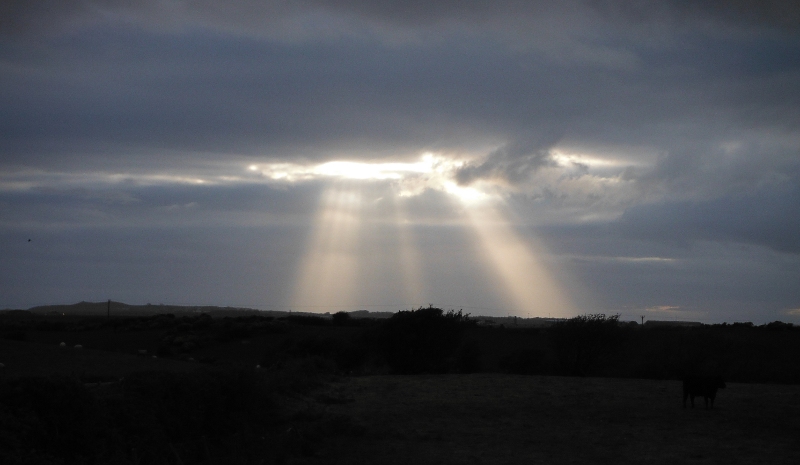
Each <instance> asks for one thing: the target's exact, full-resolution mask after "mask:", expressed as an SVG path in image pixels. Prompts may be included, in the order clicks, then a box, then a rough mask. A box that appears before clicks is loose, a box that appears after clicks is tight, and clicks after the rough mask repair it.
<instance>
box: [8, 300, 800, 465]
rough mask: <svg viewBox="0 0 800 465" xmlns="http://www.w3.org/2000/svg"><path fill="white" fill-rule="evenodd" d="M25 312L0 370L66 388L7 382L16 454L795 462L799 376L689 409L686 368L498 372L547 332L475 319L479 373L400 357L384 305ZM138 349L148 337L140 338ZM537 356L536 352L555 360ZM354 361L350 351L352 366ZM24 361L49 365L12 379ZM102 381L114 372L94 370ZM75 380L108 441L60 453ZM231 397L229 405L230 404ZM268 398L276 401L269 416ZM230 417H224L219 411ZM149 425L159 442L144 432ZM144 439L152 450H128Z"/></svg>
mask: <svg viewBox="0 0 800 465" xmlns="http://www.w3.org/2000/svg"><path fill="white" fill-rule="evenodd" d="M51 320H53V321H55V322H56V323H58V325H54V324H53V323H51ZM26 321H27V322H26ZM26 321H23V322H22V323H20V322H18V321H17V320H8V321H6V322H5V325H6V326H5V327H4V329H3V331H2V336H3V337H0V363H3V364H4V365H5V367H4V368H2V369H0V381H2V382H0V387H3V386H5V388H4V389H6V390H5V391H3V392H6V393H7V394H11V395H18V394H19V393H18V391H15V389H17V388H16V387H15V386H28V389H32V390H33V391H32V392H31V393H30V396H29V397H26V396H24V395H22V396H21V397H19V398H20V399H34V398H37V397H35V396H36V395H40V397H38V399H40V400H39V401H37V402H41V399H50V398H51V395H50V394H47V393H48V392H52V393H53V395H57V396H60V397H58V399H59V400H57V401H53V402H55V403H53V408H55V409H59V411H60V412H61V413H59V414H55V413H53V411H52V410H50V407H48V408H46V409H42V408H38V409H37V408H36V404H31V405H30V406H29V407H28V408H27V410H25V409H23V410H20V409H18V407H19V403H16V404H15V403H14V402H17V401H11V400H8V399H4V398H0V457H2V456H3V452H4V451H3V450H2V446H3V441H4V438H3V437H2V436H3V434H4V432H5V434H6V435H7V436H8V435H9V433H11V436H13V437H14V441H18V443H14V444H16V445H14V444H11V443H9V444H11V445H14V447H16V449H15V450H16V451H17V452H14V453H13V454H10V455H7V457H11V458H14V457H16V458H17V461H14V462H10V463H37V462H35V461H33V462H31V461H30V458H31V457H34V458H35V457H40V458H42V457H44V458H47V460H51V459H52V460H55V461H52V462H48V463H65V464H71V463H89V462H92V461H93V462H94V463H137V464H144V463H154V464H155V463H158V464H161V463H163V464H182V465H184V464H189V463H197V464H212V463H225V464H228V463H231V464H237V463H242V464H245V463H297V464H327V463H333V464H376V463H381V464H384V463H385V464H406V463H409V464H411V463H413V464H434V463H436V464H469V463H475V464H506V463H507V464H512V463H544V464H562V463H563V464H567V463H605V462H609V463H637V464H638V463H645V464H648V463H650V464H662V463H663V464H667V463H669V464H673V463H689V464H694V463H698V464H702V463H720V464H721V463H724V464H726V465H729V464H738V463H741V464H753V463H769V464H782V463H787V464H788V463H800V445H799V444H800V442H798V438H800V402H797V399H798V398H800V385H798V384H793V385H792V384H757V383H737V382H729V383H728V387H727V389H725V390H722V391H720V392H719V394H718V397H717V402H716V406H715V408H714V409H713V410H706V409H705V408H703V402H702V399H700V401H699V404H698V407H697V408H695V409H691V408H686V409H684V408H683V406H682V395H681V394H682V392H681V382H680V381H677V380H668V379H637V378H636V377H635V376H628V377H627V378H625V379H622V378H614V377H602V378H600V377H567V376H544V375H541V374H536V375H514V374H508V373H502V372H500V371H501V370H502V369H503V368H502V363H501V361H502V360H504V359H508V357H509V355H513V354H514V353H523V354H525V353H533V354H537V353H545V354H546V353H547V352H541V351H543V350H547V347H548V346H547V344H548V341H549V339H547V337H546V334H542V333H537V332H520V331H505V330H497V329H488V330H482V329H480V328H471V329H470V331H469V332H467V334H466V336H465V338H466V340H468V341H470V340H471V341H477V342H478V343H479V346H480V352H479V353H480V355H481V357H482V361H483V368H482V370H481V371H480V372H477V373H472V374H466V373H460V374H457V373H454V372H453V371H457V370H458V368H457V367H458V364H454V365H452V366H451V368H450V369H449V370H450V372H449V373H448V374H437V375H433V374H414V375H397V374H392V375H390V374H388V373H391V372H392V369H391V366H389V365H387V364H386V363H382V362H381V358H380V354H381V352H380V351H379V348H380V347H381V346H380V343H381V342H382V341H383V340H384V339H382V338H383V336H384V335H385V334H387V333H385V332H381V330H382V328H383V326H376V325H377V323H376V324H371V325H367V326H336V325H333V326H332V325H330V324H323V325H320V322H319V321H316V320H308V321H306V320H289V319H287V320H271V319H253V318H249V319H247V318H245V319H214V320H212V319H210V318H207V317H200V316H192V317H187V318H174V317H163V316H162V317H150V318H139V319H136V318H132V319H119V320H114V319H111V320H109V321H107V320H105V319H102V318H99V319H98V318H86V319H84V318H77V317H76V318H73V319H69V318H65V319H58V318H55V319H53V318H49V317H47V318H44V317H42V318H39V319H31V320H26ZM43 322H44V323H43ZM45 323H47V324H45ZM309 323H313V324H309ZM762 333H763V334H762ZM715 334H716V333H714V332H708V331H706V332H702V333H701V332H698V331H695V330H692V331H683V330H682V331H674V332H648V333H646V334H645V333H643V332H642V335H639V332H636V331H631V332H630V334H629V335H628V340H629V341H635V342H636V341H639V342H636V343H637V344H640V343H641V342H640V341H646V340H647V338H646V337H645V336H648V337H650V338H656V341H657V342H658V341H661V342H664V343H669V344H671V345H669V344H667V345H665V344H661V343H659V344H656V345H657V346H658V347H661V348H662V351H663V352H664V353H666V354H670V353H675V350H676V349H674V348H672V349H670V347H672V346H674V347H684V346H685V345H686V344H687V342H686V341H690V342H691V341H694V340H703V337H705V336H707V335H710V336H715ZM740 335H741V336H740ZM689 336H691V338H693V339H691V338H689ZM701 336H703V337H701ZM723 336H724V337H727V338H728V339H730V340H731V341H732V342H731V344H733V342H736V343H738V344H742V343H750V346H753V347H756V346H754V345H753V341H756V342H759V341H762V340H766V339H769V340H774V341H778V342H780V344H778V343H777V342H776V343H775V344H776V346H775V347H776V348H769V347H767V349H769V350H767V349H763V350H762V352H757V353H754V354H751V357H750V358H749V359H742V360H741V361H739V362H738V363H736V364H732V365H730V367H731V373H737V372H741V373H755V374H759V373H762V372H764V373H767V372H766V371H764V370H762V369H760V368H758V367H760V366H762V365H764V366H767V368H769V369H770V371H769V373H779V374H781V373H782V375H781V376H784V377H786V378H787V379H795V378H796V374H797V373H796V371H792V370H793V369H792V367H793V366H794V365H792V364H791V363H787V362H786V360H783V359H776V358H774V357H771V354H772V353H773V352H775V351H777V349H780V348H783V349H785V348H787V347H789V348H791V347H794V346H793V345H792V344H796V343H797V341H796V339H797V338H796V337H795V333H794V332H786V331H784V332H780V333H771V332H765V331H761V330H757V329H752V328H744V329H741V328H732V329H725V330H724V331H722V330H720V331H719V334H718V335H716V336H715V337H717V339H715V341H716V342H715V344H714V345H710V346H711V347H714V348H717V346H720V347H723V348H724V347H728V346H725V345H720V343H719V341H723V342H724V340H723V339H722V337H723ZM658 338H660V339H658ZM62 341H63V342H65V343H66V347H60V345H59V344H60V342H62ZM401 342H403V344H405V343H406V342H407V341H405V340H403V341H401ZM75 344H81V345H83V347H84V348H83V349H75V348H74V345H75ZM700 347H701V348H702V347H703V346H700ZM758 347H760V346H758ZM664 348H666V349H664ZM520 349H525V350H528V349H532V350H533V352H519V351H520ZM684 349H685V347H684ZM139 350H146V351H147V355H146V356H139V355H137V354H138V352H139ZM353 350H355V352H353ZM720 350H721V349H720ZM515 351H518V352H515ZM536 351H540V352H536ZM684 351H688V349H685V350H684ZM740 352H741V351H740ZM155 353H160V354H163V356H158V357H153V356H152V354H155ZM647 353H650V352H647ZM354 354H355V355H359V354H361V355H363V357H356V356H355V355H354ZM457 354H458V352H456V356H455V359H454V360H457V359H458V355H457ZM711 355H712V356H716V355H715V353H711ZM617 356H619V357H622V356H624V353H621V352H620V353H618V354H617ZM418 357H420V358H424V355H418ZM537 360H539V359H537V358H534V359H533V362H534V365H533V366H534V367H539V368H542V367H544V368H547V366H548V365H546V364H541V363H539V362H537ZM543 360H547V359H546V358H544V359H543ZM601 360H603V361H604V363H607V364H609V366H612V367H613V366H623V367H624V366H625V365H619V364H618V365H614V364H611V362H612V361H615V360H616V359H609V358H606V359H601ZM647 360H648V363H649V365H647V366H652V367H655V368H658V367H660V366H662V365H663V364H665V363H668V362H670V360H671V359H670V358H669V357H665V356H663V355H662V356H660V358H659V355H658V354H655V355H650V356H649V358H648V359H647ZM723 360H724V359H723ZM734 360H739V359H734ZM776 360H777V362H776ZM354 361H358V364H356V368H352V369H351V368H347V367H348V366H349V364H352V363H354ZM756 362H759V363H760V365H758V366H756ZM778 362H780V363H778ZM537 363H538V364H537ZM770 363H772V365H770ZM256 365H261V366H263V368H256ZM602 367H603V365H600V368H602ZM742 367H744V368H746V369H747V370H744V368H742ZM754 367H755V368H754ZM787 367H788V368H787ZM736 370H738V371H736ZM743 370H744V371H743ZM781 370H783V371H781ZM610 371H611V372H613V370H610ZM656 371H657V370H656ZM656 371H654V372H656ZM629 373H630V372H629ZM54 375H55V377H54ZM58 376H62V378H58ZM26 377H36V378H37V379H40V380H41V381H37V382H28V384H25V383H23V384H18V381H20V380H23V379H24V378H26ZM121 378H125V381H123V382H119V381H118V380H120V379H121ZM778 379H780V377H778ZM97 381H103V382H107V383H106V384H105V385H103V386H100V387H98V386H97V385H96V384H94V383H96V382H97ZM112 381H113V382H112ZM4 383H5V384H4ZM208 383H210V384H208ZM214 383H218V384H217V385H214ZM37 386H38V387H37ZM36 389H46V390H49V391H46V390H45V391H41V392H39V391H36ZM34 391H36V392H39V394H36V392H34ZM15 393H16V394H15ZM69 393H72V394H69ZM73 395H78V396H82V397H81V398H82V402H83V404H81V405H83V406H87V407H89V408H91V409H94V410H93V413H92V415H94V417H88V416H87V417H86V418H84V422H85V424H86V425H92V424H93V423H95V422H96V421H102V422H105V424H106V426H104V427H103V428H105V429H102V430H98V431H96V432H95V433H92V434H98V435H99V436H102V438H103V441H105V442H102V443H101V442H100V441H98V442H97V444H95V443H94V442H92V441H93V440H94V437H83V436H86V435H81V434H76V438H77V439H81V438H83V440H84V441H85V444H83V446H82V449H80V451H79V453H78V452H76V453H75V454H73V456H72V458H69V457H67V456H66V455H63V454H65V452H64V451H69V450H71V447H70V443H69V441H72V439H69V438H65V436H64V435H63V434H61V435H60V436H59V434H60V433H59V432H58V431H59V429H58V428H59V426H58V425H61V426H62V427H63V425H68V424H71V423H72V418H73V415H76V412H74V411H73V410H74V409H71V408H70V407H69V405H72V404H74V403H75V401H74V400H73V399H75V397H71V396H73ZM41 396H44V397H41ZM220 396H222V397H224V400H219V399H220ZM245 398H246V399H245ZM260 398H263V399H265V400H266V402H262V404H263V405H261V406H260V407H259V408H260V409H261V410H258V409H254V408H251V406H250V404H249V403H248V402H251V401H252V400H253V399H256V400H257V399H260ZM239 401H241V402H239ZM48 402H49V401H48ZM242 402H244V404H242V405H239V404H240V403H242ZM62 404H64V405H62ZM228 404H230V405H234V406H236V407H235V408H234V409H233V410H230V409H229V408H228V407H224V408H223V405H228ZM81 408H83V407H81ZM4 409H5V410H4ZM142 412H148V413H147V415H143V414H142ZM262 412H263V414H262ZM78 413H80V412H78ZM119 414H122V415H123V416H124V418H121V417H119V416H118V415H119ZM148 415H149V416H148ZM265 415H267V416H271V417H270V418H269V419H268V421H261V419H262V418H266V417H265ZM200 420H202V421H200ZM218 420H219V421H218ZM198 422H199V423H198ZM220 422H221V423H220ZM223 423H224V424H225V425H228V426H225V427H224V428H223V429H219V428H216V427H215V426H214V425H219V424H223ZM201 424H202V427H201V426H196V425H201ZM19 425H28V426H27V428H29V429H28V430H26V431H28V432H25V433H24V434H23V433H19V431H21V430H20V429H19V428H20V426H19ZM137 425H138V426H137ZM87 427H88V426H87ZM37 428H38V429H37ZM137 428H138V429H137ZM137 431H138V432H137ZM158 431H164V432H165V433H163V434H162V433H159V432H158ZM166 432H169V434H167V433H166ZM87 434H88V433H87ZM59 437H60V438H61V439H60V440H61V443H59V444H60V445H59V444H57V445H55V446H53V445H52V444H51V445H50V446H46V445H45V446H43V447H42V454H44V455H41V454H40V455H36V454H33V455H31V454H30V453H28V451H29V449H26V447H28V446H24V447H23V443H24V441H28V442H27V443H25V444H30V445H32V447H34V448H38V447H39V445H40V444H47V443H48V441H59ZM19 441H21V442H19ZM31 441H32V442H31ZM87 441H88V442H87ZM153 441H156V442H158V441H160V442H158V443H157V444H155V445H152V447H149V446H148V444H150V443H153ZM12 442H13V441H12ZM147 447H149V449H148V450H149V454H150V455H148V456H145V455H141V453H134V450H135V448H139V450H140V451H141V450H143V449H142V448H147ZM14 454H16V455H14ZM59 454H61V455H59ZM137 454H138V455H137ZM64 457H67V458H66V459H64V460H63V461H58V459H63V458H64ZM0 462H2V460H0Z"/></svg>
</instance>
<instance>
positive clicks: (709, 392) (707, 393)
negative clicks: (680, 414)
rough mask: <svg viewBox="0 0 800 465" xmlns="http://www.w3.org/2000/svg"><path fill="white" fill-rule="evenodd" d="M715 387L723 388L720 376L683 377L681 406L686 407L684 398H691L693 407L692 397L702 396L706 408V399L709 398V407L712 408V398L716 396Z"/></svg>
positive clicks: (723, 382) (723, 383) (723, 384)
mask: <svg viewBox="0 0 800 465" xmlns="http://www.w3.org/2000/svg"><path fill="white" fill-rule="evenodd" d="M717 389H725V381H723V380H722V376H688V377H686V378H684V379H683V408H686V399H687V398H689V397H690V398H691V399H692V408H694V398H695V397H700V396H703V399H704V400H705V401H706V408H708V401H709V399H710V400H711V408H714V398H716V397H717Z"/></svg>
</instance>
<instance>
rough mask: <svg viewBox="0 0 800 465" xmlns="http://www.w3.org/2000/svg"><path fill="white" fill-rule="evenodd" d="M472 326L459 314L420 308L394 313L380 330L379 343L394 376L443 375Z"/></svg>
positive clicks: (464, 316) (431, 308)
mask: <svg viewBox="0 0 800 465" xmlns="http://www.w3.org/2000/svg"><path fill="white" fill-rule="evenodd" d="M469 324H472V323H471V321H470V320H469V315H464V314H462V312H461V311H460V310H459V311H458V312H455V311H453V310H450V311H448V312H447V313H444V312H443V311H442V309H440V308H434V307H428V308H422V307H420V308H419V309H417V310H409V311H401V312H397V313H395V314H394V315H393V316H392V317H391V318H389V319H388V320H387V321H386V322H385V323H384V324H383V325H382V327H381V328H380V331H379V337H378V343H379V349H380V351H381V354H382V355H383V357H384V359H385V360H386V363H387V364H388V365H389V367H390V368H391V369H392V370H393V371H394V372H396V373H406V374H407V373H424V372H428V373H442V372H445V371H447V369H448V364H447V361H448V358H449V357H450V356H451V355H453V353H454V352H455V350H456V349H457V348H458V347H459V345H460V344H461V338H462V334H463V330H464V327H465V326H466V325H469Z"/></svg>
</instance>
